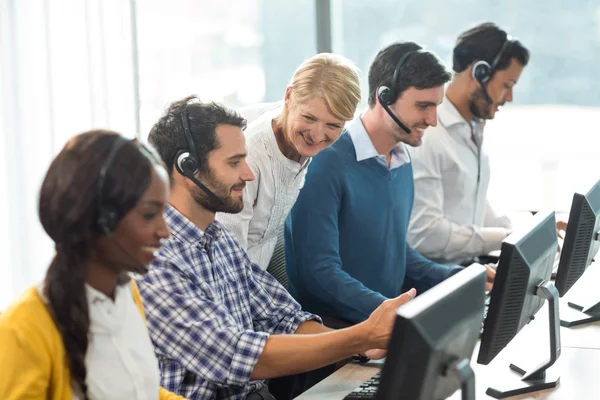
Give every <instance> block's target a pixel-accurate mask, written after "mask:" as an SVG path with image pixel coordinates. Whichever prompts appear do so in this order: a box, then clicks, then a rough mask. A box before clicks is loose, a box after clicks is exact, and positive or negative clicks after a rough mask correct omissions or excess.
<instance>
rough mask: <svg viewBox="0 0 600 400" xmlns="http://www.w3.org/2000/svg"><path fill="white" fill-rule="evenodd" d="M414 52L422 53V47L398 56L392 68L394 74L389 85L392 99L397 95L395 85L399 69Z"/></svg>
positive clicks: (396, 84) (398, 76)
mask: <svg viewBox="0 0 600 400" xmlns="http://www.w3.org/2000/svg"><path fill="white" fill-rule="evenodd" d="M415 53H424V50H423V49H417V50H411V51H407V52H406V53H404V55H402V57H400V60H398V63H397V64H396V68H395V69H394V75H393V76H392V84H391V85H390V90H391V91H392V97H393V98H394V100H395V99H396V97H397V94H398V93H397V86H398V78H400V70H401V69H402V67H404V65H405V64H406V63H407V62H408V59H409V58H410V57H411V56H412V55H413V54H415Z"/></svg>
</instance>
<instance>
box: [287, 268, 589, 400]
mask: <svg viewBox="0 0 600 400" xmlns="http://www.w3.org/2000/svg"><path fill="white" fill-rule="evenodd" d="M597 282H600V263H595V264H594V265H592V266H590V268H588V270H587V271H586V273H585V274H584V276H583V277H582V279H580V281H579V282H577V283H576V284H575V285H574V286H573V288H571V290H570V291H569V293H567V295H566V296H565V298H563V299H561V303H560V312H561V313H565V314H566V313H567V304H566V302H567V301H569V300H572V299H573V298H575V297H577V298H581V297H582V296H598V299H600V295H597V294H596V293H598V292H597V291H594V290H592V291H590V289H591V286H592V285H594V284H597ZM569 312H570V310H569ZM573 312H575V311H573ZM560 334H561V344H562V353H561V355H560V357H559V359H558V361H557V362H556V364H555V365H554V366H553V367H552V368H550V370H549V372H550V371H556V372H557V373H558V374H559V375H560V385H559V386H558V387H557V388H555V389H552V390H546V391H543V392H537V393H532V394H529V395H523V396H518V397H512V398H511V399H519V400H521V399H551V400H558V399H565V400H571V399H576V400H580V399H581V400H587V399H600V376H599V372H598V370H599V369H600V322H595V323H593V324H588V325H583V326H579V327H575V328H563V327H561V329H560ZM478 353H479V343H477V346H476V347H475V351H474V353H473V358H472V360H473V361H472V362H471V367H472V368H473V370H474V371H475V378H476V395H477V398H478V399H491V397H489V396H487V395H486V394H485V391H486V389H487V388H488V387H489V386H490V384H493V383H494V382H498V379H503V378H508V377H510V376H511V371H510V370H509V369H508V365H509V363H511V362H513V363H515V364H517V365H519V366H521V364H520V362H522V361H525V362H527V361H529V362H531V363H532V364H538V363H539V362H541V361H543V360H544V359H547V358H548V356H549V335H548V311H547V305H544V307H543V308H542V309H541V310H540V311H539V312H538V313H537V314H536V319H535V320H534V321H532V322H531V323H530V324H528V325H527V326H525V327H524V328H523V329H522V330H521V332H519V334H518V335H517V336H516V337H515V338H514V339H513V340H512V341H511V343H509V345H508V346H507V347H506V348H505V349H504V350H503V351H502V352H501V353H500V354H499V355H498V356H497V357H496V358H495V359H494V361H492V362H491V363H490V364H489V365H480V364H477V362H476V360H477V354H478ZM523 355H526V357H527V359H526V360H523V359H522V356H523ZM519 357H521V358H519ZM382 367H383V362H382V361H371V362H369V363H367V364H357V363H350V364H347V365H345V366H344V367H342V368H341V369H339V370H338V371H336V372H335V373H334V374H332V375H331V376H329V377H327V378H326V379H324V380H323V381H322V382H320V383H319V384H317V385H315V386H314V387H312V388H311V389H310V390H308V391H306V392H305V393H303V394H302V395H300V396H299V397H297V399H298V400H339V399H343V398H344V396H345V395H347V394H348V393H350V392H351V391H352V390H354V389H355V388H356V387H358V386H359V385H360V384H361V383H363V382H364V381H366V380H368V379H369V378H371V377H372V376H373V375H375V374H376V373H377V372H379V371H380V370H381V368H382ZM523 367H524V368H525V369H527V365H525V366H523ZM450 399H452V400H458V399H460V393H459V392H457V393H455V394H454V395H453V396H451V397H450Z"/></svg>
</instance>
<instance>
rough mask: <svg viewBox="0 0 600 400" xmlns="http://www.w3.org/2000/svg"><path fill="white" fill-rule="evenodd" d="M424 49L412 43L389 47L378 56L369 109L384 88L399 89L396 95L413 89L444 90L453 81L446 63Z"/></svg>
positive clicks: (373, 68) (371, 75) (371, 70)
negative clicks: (443, 86) (398, 68)
mask: <svg viewBox="0 0 600 400" xmlns="http://www.w3.org/2000/svg"><path fill="white" fill-rule="evenodd" d="M421 49H422V48H421V46H419V45H418V44H416V43H412V42H399V43H394V44H392V45H390V46H387V47H386V48H384V49H383V50H381V51H380V52H379V53H377V55H376V56H375V59H374V60H373V63H372V64H371V67H370V68H369V106H371V107H372V106H374V105H375V103H376V97H377V90H378V89H379V87H380V86H387V87H389V88H392V87H395V88H396V95H397V97H396V98H398V97H400V96H401V95H402V93H403V92H404V91H405V90H406V89H408V88H410V87H415V88H417V89H431V88H434V87H438V86H442V85H444V84H445V83H446V82H448V81H449V80H450V78H451V76H450V73H449V72H448V71H447V70H446V67H445V66H444V64H443V63H442V61H441V60H440V59H439V58H438V57H437V56H436V55H435V54H433V53H431V52H429V51H418V50H421ZM408 52H415V54H411V55H410V56H408V58H407V59H406V61H404V62H403V65H402V67H401V69H400V73H399V74H398V81H397V82H392V80H393V77H394V71H395V70H396V67H397V65H398V62H399V61H400V60H401V59H402V58H403V57H404V55H405V54H407V53H408Z"/></svg>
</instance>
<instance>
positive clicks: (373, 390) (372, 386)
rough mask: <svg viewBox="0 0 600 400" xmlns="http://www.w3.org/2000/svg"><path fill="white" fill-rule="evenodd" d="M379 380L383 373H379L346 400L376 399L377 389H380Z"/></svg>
mask: <svg viewBox="0 0 600 400" xmlns="http://www.w3.org/2000/svg"><path fill="white" fill-rule="evenodd" d="M379 379H381V372H378V373H377V374H375V375H374V376H373V377H372V378H371V379H369V380H368V381H365V382H364V383H363V384H362V385H360V386H359V387H357V388H356V389H354V391H353V392H352V393H350V394H349V395H347V396H346V397H344V399H374V398H375V395H376V394H377V389H379Z"/></svg>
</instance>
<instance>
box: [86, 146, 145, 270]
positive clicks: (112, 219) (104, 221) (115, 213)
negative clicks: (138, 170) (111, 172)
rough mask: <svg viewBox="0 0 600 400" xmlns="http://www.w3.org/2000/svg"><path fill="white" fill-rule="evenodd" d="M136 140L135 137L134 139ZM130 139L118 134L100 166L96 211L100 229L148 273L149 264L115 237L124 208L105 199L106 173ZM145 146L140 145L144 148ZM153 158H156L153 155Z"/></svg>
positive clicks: (137, 266)
mask: <svg viewBox="0 0 600 400" xmlns="http://www.w3.org/2000/svg"><path fill="white" fill-rule="evenodd" d="M134 140H135V139H134ZM128 142H129V140H128V139H125V138H124V137H122V136H117V139H116V140H115V142H114V143H113V145H112V147H111V149H110V152H109V153H108V156H107V157H106V160H105V161H104V164H102V167H101V168H100V173H99V174H98V186H97V187H96V213H97V216H98V218H97V220H96V222H97V225H98V227H99V228H100V231H101V232H102V233H103V234H105V235H106V236H107V237H108V238H109V239H110V240H112V241H113V243H114V244H115V245H116V246H117V247H118V248H119V249H120V250H121V251H122V252H123V254H125V256H126V257H127V258H128V259H129V261H131V263H132V264H133V266H134V267H136V268H137V269H138V270H139V271H140V272H141V273H146V272H148V271H149V268H148V266H147V265H144V264H143V263H141V262H139V261H138V260H136V259H135V257H133V256H132V255H131V254H130V253H129V251H127V250H126V249H125V248H124V247H123V246H121V244H120V243H119V242H118V241H117V240H116V239H115V237H114V235H113V232H114V231H115V229H116V228H117V225H118V224H119V221H120V220H121V217H122V215H121V214H122V210H119V207H118V206H117V205H116V204H114V203H110V202H107V201H105V200H104V196H103V194H104V183H105V181H106V175H107V173H108V169H109V168H110V166H111V164H112V162H113V160H114V158H115V157H116V155H117V153H118V152H119V150H121V149H122V148H123V147H124V146H125V145H126V144H127V143H128ZM142 149H143V147H140V150H142ZM142 153H143V154H145V155H146V153H147V154H148V155H151V153H150V152H149V151H147V150H146V149H143V151H142ZM152 158H156V157H154V156H152Z"/></svg>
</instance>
